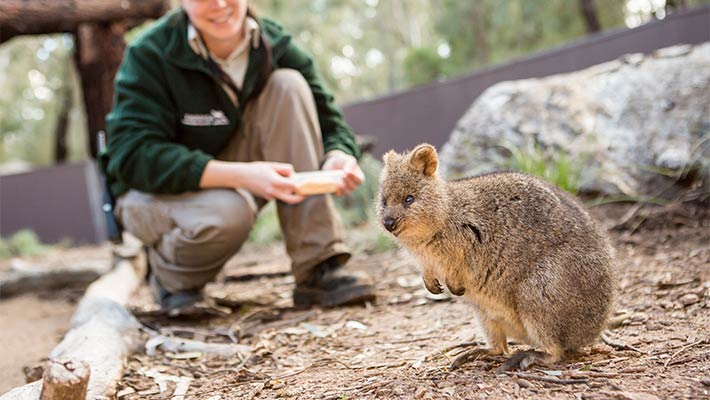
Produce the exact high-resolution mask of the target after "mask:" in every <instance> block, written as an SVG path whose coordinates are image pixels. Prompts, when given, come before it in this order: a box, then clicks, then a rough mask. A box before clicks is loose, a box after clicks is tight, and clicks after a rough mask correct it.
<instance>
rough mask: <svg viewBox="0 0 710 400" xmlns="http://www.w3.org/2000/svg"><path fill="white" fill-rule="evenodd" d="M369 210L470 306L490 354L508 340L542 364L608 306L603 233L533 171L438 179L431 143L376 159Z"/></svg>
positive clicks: (609, 260) (584, 333)
mask: <svg viewBox="0 0 710 400" xmlns="http://www.w3.org/2000/svg"><path fill="white" fill-rule="evenodd" d="M384 162H385V165H384V169H383V171H382V175H381V179H380V191H379V195H378V201H379V205H378V217H379V220H380V222H382V223H383V225H384V226H385V228H386V229H387V230H388V231H390V232H391V233H392V234H393V235H394V236H395V237H396V238H397V240H398V241H399V242H400V243H401V244H402V245H403V246H404V247H405V248H407V249H408V250H409V251H410V252H411V253H412V254H414V255H415V256H416V257H417V258H418V260H419V261H420V263H421V268H422V277H423V280H424V283H425V286H426V287H427V289H428V290H429V291H430V292H432V293H441V291H442V288H441V285H440V284H444V285H446V286H447V287H448V289H449V290H450V291H451V293H453V294H455V295H464V294H465V295H466V296H467V297H468V298H469V299H470V300H471V301H472V302H473V304H474V306H475V310H476V314H477V316H478V319H479V321H480V322H481V325H482V327H483V330H484V332H485V334H486V339H487V342H488V345H489V350H488V353H489V354H506V353H507V352H508V348H507V339H515V340H517V341H520V342H522V343H525V344H528V345H530V346H533V347H535V348H538V349H541V350H543V351H544V352H545V353H546V354H542V356H540V354H541V353H539V352H530V353H537V355H538V356H539V357H537V358H536V359H535V360H530V361H529V362H527V364H520V365H518V367H520V368H521V369H524V368H525V367H526V365H530V363H535V362H539V363H551V362H555V361H558V360H560V359H562V358H563V357H564V356H565V354H566V353H568V352H573V351H575V350H577V349H579V348H580V347H581V346H584V345H586V344H589V343H590V342H591V341H593V340H594V339H595V338H597V337H598V335H599V334H600V332H601V331H602V329H603V328H604V326H605V322H606V319H607V317H608V314H609V311H610V309H611V306H612V302H613V298H614V291H615V279H614V276H613V272H612V269H613V268H612V267H613V262H614V255H613V249H612V247H611V246H610V244H609V240H608V238H607V236H606V234H605V233H604V232H603V231H602V230H601V229H600V228H599V227H598V226H597V225H596V224H595V223H594V221H593V220H592V219H591V218H590V216H589V215H588V214H587V212H586V211H585V210H584V209H583V208H582V206H581V205H580V204H579V203H578V202H577V201H576V200H575V199H574V198H573V197H572V196H571V195H569V194H567V193H566V192H564V191H562V190H561V189H559V188H557V187H555V186H553V185H550V184H548V183H546V182H544V181H542V180H540V179H537V178H535V177H532V176H529V175H525V174H522V173H515V172H500V173H491V174H487V175H480V176H475V177H471V178H467V179H462V180H454V181H445V180H443V179H442V178H440V177H439V176H438V174H437V172H436V171H437V166H438V159H437V154H436V149H434V147H433V146H430V145H427V144H422V145H419V146H418V147H416V148H415V149H414V150H413V151H411V152H410V153H408V154H397V153H395V152H392V151H390V152H389V153H387V154H385V156H384Z"/></svg>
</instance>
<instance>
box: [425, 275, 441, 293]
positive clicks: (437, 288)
mask: <svg viewBox="0 0 710 400" xmlns="http://www.w3.org/2000/svg"><path fill="white" fill-rule="evenodd" d="M422 278H423V279H422V280H423V281H424V286H426V290H428V291H429V292H430V293H432V294H441V293H442V292H443V291H444V288H442V287H441V284H440V283H439V280H438V279H436V278H429V279H427V278H426V277H422Z"/></svg>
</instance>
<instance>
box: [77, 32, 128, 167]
mask: <svg viewBox="0 0 710 400" xmlns="http://www.w3.org/2000/svg"><path fill="white" fill-rule="evenodd" d="M125 33H126V29H125V25H124V24H122V23H97V24H94V23H86V24H81V25H79V29H78V31H77V35H76V36H75V37H76V53H75V56H76V64H77V68H78V70H79V74H80V76H81V86H82V89H83V90H82V91H83V95H84V106H85V107H86V117H87V119H88V129H89V130H88V132H89V140H88V144H89V149H88V151H89V154H91V155H92V156H93V157H96V154H97V143H96V135H97V133H98V132H99V131H102V130H106V114H108V112H109V111H111V103H112V101H113V78H114V76H115V75H116V71H118V67H119V66H120V65H121V58H122V57H123V50H124V49H125V47H126V42H125V41H124V40H123V35H124V34H125Z"/></svg>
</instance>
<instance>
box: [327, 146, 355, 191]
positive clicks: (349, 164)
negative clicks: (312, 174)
mask: <svg viewBox="0 0 710 400" xmlns="http://www.w3.org/2000/svg"><path fill="white" fill-rule="evenodd" d="M321 169H322V170H324V171H327V170H342V171H343V172H344V175H343V182H342V183H341V184H340V187H339V188H338V191H337V192H336V193H335V194H336V195H337V196H342V195H344V194H345V195H346V194H350V193H352V191H353V190H355V189H357V187H358V186H360V184H361V183H363V182H364V181H365V173H363V172H362V169H360V165H358V163H357V159H356V158H355V157H353V156H351V155H350V154H347V153H345V152H344V151H342V150H331V151H329V152H328V153H327V154H326V155H325V162H324V163H323V167H322V168H321Z"/></svg>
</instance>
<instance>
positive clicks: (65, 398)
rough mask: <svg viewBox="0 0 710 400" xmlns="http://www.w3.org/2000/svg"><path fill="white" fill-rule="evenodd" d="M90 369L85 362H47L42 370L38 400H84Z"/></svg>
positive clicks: (60, 360)
mask: <svg viewBox="0 0 710 400" xmlns="http://www.w3.org/2000/svg"><path fill="white" fill-rule="evenodd" d="M90 372H91V369H90V368H89V364H87V363H86V362H85V361H76V360H69V359H54V360H49V361H48V362H47V364H46V366H45V368H44V376H43V378H42V393H41V394H40V400H84V399H86V389H87V387H88V385H89V375H90Z"/></svg>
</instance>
